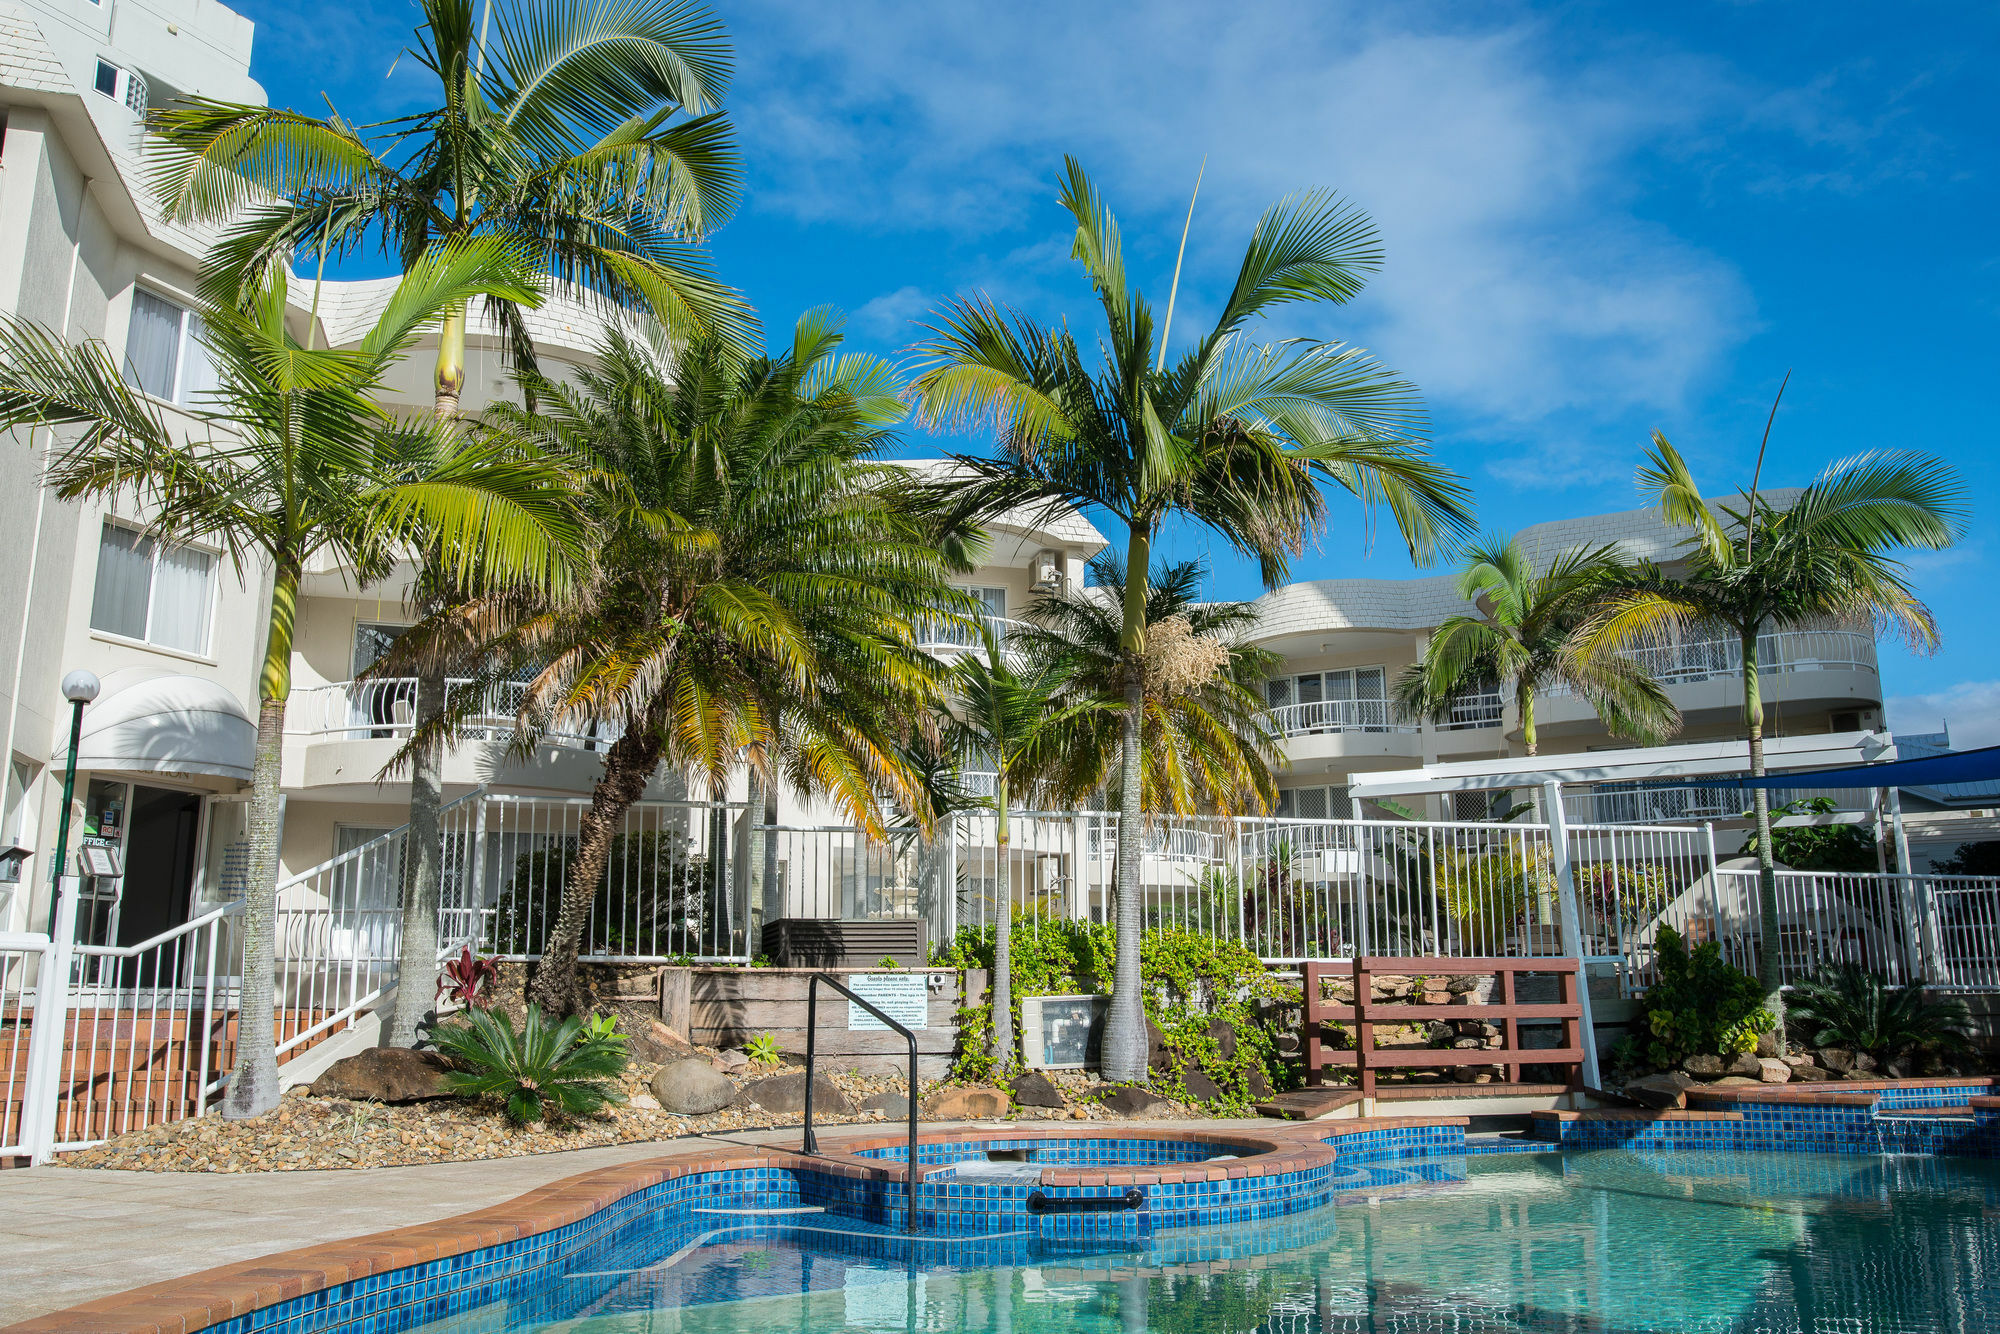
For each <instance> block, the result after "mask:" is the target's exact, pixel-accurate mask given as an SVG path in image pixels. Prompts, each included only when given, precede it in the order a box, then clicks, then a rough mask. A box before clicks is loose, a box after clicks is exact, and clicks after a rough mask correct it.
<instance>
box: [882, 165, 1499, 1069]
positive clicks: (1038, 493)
mask: <svg viewBox="0 0 2000 1334" xmlns="http://www.w3.org/2000/svg"><path fill="white" fill-rule="evenodd" d="M1061 201H1062V204H1063V207H1064V208H1066V209H1067V210H1068V211H1069V212H1070V214H1071V216H1073V217H1074V218H1075V220H1076V236H1075V240H1074V243H1073V245H1072V247H1071V252H1070V253H1071V255H1072V256H1073V257H1074V258H1075V259H1077V260H1078V261H1080V262H1081V263H1082V265H1083V267H1084V271H1085V272H1086V273H1087V274H1088V275H1089V277H1090V280H1091V283H1092V285H1093V286H1094V287H1095V289H1096V291H1097V296H1098V300H1099V303H1100V304H1101V305H1102V307H1103V311H1104V317H1105V330H1104V333H1103V335H1102V337H1101V340H1100V342H1101V353H1102V360H1101V364H1097V365H1096V366H1095V367H1094V368H1093V365H1092V364H1091V363H1089V362H1086V359H1085V353H1084V351H1083V349H1082V347H1081V346H1080V345H1079V344H1078V342H1077V340H1076V337H1075V335H1074V334H1073V333H1072V332H1071V331H1070V329H1069V327H1068V326H1067V325H1066V324H1065V325H1059V326H1055V327H1049V326H1044V325H1039V324H1036V323H1035V322H1033V321H1031V320H1030V319H1028V318H1027V317H1026V316H1023V315H1020V314H1017V313H1013V312H1009V311H1006V310H1003V309H1001V308H1000V307H998V306H996V305H994V304H993V303H992V302H990V301H988V300H986V299H984V298H973V299H968V300H962V301H958V302H955V303H952V304H951V305H949V306H948V307H947V308H946V309H945V310H944V311H943V312H941V313H940V314H939V315H938V316H937V322H936V323H935V325H934V326H933V327H932V329H931V332H930V336H929V337H928V338H927V339H926V340H924V342H923V344H922V346H921V351H922V352H923V354H924V355H925V356H926V358H927V362H928V364H927V366H926V368H925V369H924V371H923V373H922V374H921V375H920V377H919V378H918V380H917V381H916V385H915V390H916V403H917V407H918V410H919V412H920V414H921V415H922V417H923V419H924V420H925V421H926V422H928V423H929V424H931V425H933V426H938V427H944V428H950V429H957V428H967V427H972V426H982V425H990V426H991V427H992V428H993V429H994V430H995V432H996V434H997V437H998V439H997V446H998V447H997V450H996V452H995V454H994V455H993V456H992V457H973V456H961V457H959V459H958V462H959V464H960V465H961V467H962V468H963V469H964V470H965V473H966V480H964V481H963V482H962V484H959V485H957V486H956V487H955V494H950V495H948V496H946V497H943V499H945V500H946V502H947V503H948V505H949V507H950V510H951V511H952V512H954V513H956V514H960V515H965V516H975V517H990V516H993V515H997V514H1001V513H1005V512H1006V511H1008V510H1013V509H1020V508H1024V507H1025V508H1029V509H1031V510H1041V511H1046V512H1050V513H1053V512H1055V511H1057V510H1059V509H1062V508H1065V507H1071V506H1082V507H1086V508H1088V509H1090V510H1092V511H1094V512H1097V513H1100V514H1104V515H1108V516H1110V518H1112V519H1113V520H1115V521H1116V522H1117V523H1118V524H1120V525H1122V526H1123V528H1124V534H1123V536H1124V541H1125V564H1126V568H1127V569H1128V570H1131V571H1133V572H1134V574H1133V577H1132V578H1131V579H1130V580H1129V581H1128V582H1127V584H1126V588H1125V595H1124V606H1123V609H1122V610H1123V621H1122V626H1121V637H1120V653H1121V658H1122V660H1123V662H1124V669H1123V671H1122V678H1123V680H1122V685H1121V690H1122V693H1123V695H1124V701H1125V714H1126V717H1125V722H1124V729H1123V734H1122V736H1121V741H1120V744H1121V747H1122V752H1123V759H1122V762H1121V775H1120V782H1121V786H1120V789H1119V790H1120V793H1121V804H1120V819H1121V820H1122V821H1123V827H1124V828H1125V829H1126V830H1128V831H1129V830H1133V829H1136V828H1138V825H1139V820H1140V788H1141V784H1142V777H1141V772H1142V769H1143V767H1144V764H1143V759H1142V753H1141V744H1140V737H1141V733H1142V730H1143V726H1144V716H1145V696H1144V689H1143V684H1142V667H1141V663H1142V661H1143V657H1144V653H1145V647H1146V644H1145V640H1146V620H1145V606H1146V591H1147V581H1146V577H1145V575H1146V571H1147V570H1148V568H1149V566H1150V564H1151V561H1152V548H1153V542H1154V541H1155V539H1156V538H1157V537H1158V535H1159V533H1160V531H1161V527H1162V525H1163V524H1165V523H1166V522H1168V521H1169V520H1170V519H1176V518H1178V519H1181V520H1184V521H1189V522H1192V523H1195V524H1197V525H1201V526H1204V527H1207V528H1210V529H1212V530H1214V531H1215V532H1217V533H1218V534H1220V535H1221V536H1222V538H1223V539H1224V540H1225V541H1227V542H1228V543H1229V544H1230V545H1231V546H1232V547H1234V548H1235V549H1236V550H1238V551H1241V552H1243V553H1244V554H1246V555H1249V556H1251V557H1254V558H1255V559H1256V560H1257V562H1258V564H1259V566H1260V568H1261V571H1262V573H1263V576H1264V579H1265V581H1266V583H1267V584H1273V585H1275V584H1276V583H1277V582H1279V581H1280V580H1282V579H1283V578H1284V576H1285V573H1286V571H1287V570H1288V569H1289V568H1290V563H1291V559H1292V557H1293V556H1294V555H1296V554H1297V553H1298V552H1299V551H1300V550H1301V549H1302V547H1303V545H1304V543H1305V542H1306V540H1307V539H1308V538H1309V537H1310V536H1311V535H1312V534H1313V533H1314V532H1315V531H1316V530H1317V529H1318V528H1320V527H1321V526H1322V525H1323V523H1324V521H1325V517H1326V512H1327V502H1326V497H1325V495H1324V493H1323V492H1322V490H1321V486H1322V484H1324V483H1327V482H1331V483H1333V484H1334V485H1336V486H1340V487H1343V488H1345V489H1346V490H1348V491H1350V492H1352V493H1353V494H1354V495H1355V496H1357V497H1359V498H1360V499H1361V500H1362V501H1363V502H1364V503H1369V504H1373V503H1377V502H1379V503H1383V504H1386V505H1387V506H1388V507H1389V510H1390V512H1391V514H1392V515H1393V516H1394V517H1395V520H1396V523H1397V525H1398V526H1399V528H1400V529H1401V531H1402V533H1403V535H1404V537H1405V538H1406V539H1407V540H1408V542H1409V544H1410V548H1411V550H1412V552H1413V553H1414V554H1416V555H1418V556H1419V557H1426V558H1427V557H1428V556H1429V554H1430V553H1431V551H1432V550H1433V549H1434V548H1435V546H1436V545H1437V542H1438V540H1439V538H1440V537H1441V536H1444V535H1449V534H1453V533H1456V532H1457V531H1459V530H1460V528H1461V527H1462V526H1463V524H1464V523H1465V515H1466V508H1465V502H1466V496H1465V491H1464V488H1463V487H1462V485H1461V484H1460V483H1459V482H1458V481H1457V479H1456V478H1454V477H1453V476H1452V474H1451V473H1450V472H1449V471H1447V470H1446V469H1444V468H1443V467H1441V466H1440V465H1438V464H1437V463H1435V462H1434V461H1432V460H1431V458H1430V457H1429V456H1428V454H1427V453H1426V451H1425V449H1424V447H1423V445H1422V444H1421V442H1420V441H1419V440H1418V439H1417V438H1416V432H1417V431H1418V428H1419V425H1420V419H1421V407H1420V404H1419V402H1418V399H1417V395H1416V392H1415V390H1414V389H1412V388H1411V386H1410V385H1408V384H1407V383H1405V382H1404V381H1402V380H1400V379H1397V378H1396V377H1395V376H1393V375H1391V374H1389V373H1388V372H1386V371H1384V370H1383V369H1381V368H1380V367H1378V366H1377V365H1376V364H1375V363H1374V362H1373V361H1372V360H1371V359H1370V358H1369V357H1368V355H1367V353H1365V352H1364V351H1362V350H1361V349H1358V348H1353V347H1346V346H1343V345H1340V344H1334V343H1319V342H1311V341H1300V340H1290V341H1287V342H1284V343H1280V344H1276V345H1256V344H1251V343H1248V342H1247V341H1245V339H1244V337H1243V333H1244V329H1245V328H1246V326H1248V325H1249V323H1250V322H1251V321H1252V320H1253V319H1255V318H1256V317H1258V316H1259V315H1262V314H1264V313H1266V312H1268V311H1269V310H1271V309H1272V308H1273V307H1276V306H1278V305H1281V304H1283V303H1286V302H1293V301H1325V302H1335V303H1338V302H1345V301H1347V300H1350V299H1351V298H1352V297H1353V296H1354V295H1355V294H1356V293H1358V292H1359V291H1360V290H1361V287H1362V285H1363V283H1364V282H1365V281H1366V279H1367V277H1368V275H1369V274H1370V273H1371V272H1373V271H1374V270H1375V269H1376V268H1377V267H1379V265H1380V262H1381V251H1380V247H1379V245H1378V243H1377V240H1376V236H1375V230H1374V227H1373V226H1372V225H1371V224H1370V223H1369V222H1368V220H1367V218H1366V217H1365V216H1364V215H1363V214H1362V213H1361V212H1360V210H1358V209H1355V208H1353V207H1351V206H1349V205H1347V204H1344V203H1342V202H1341V201H1340V200H1338V199H1337V198H1335V197H1333V196H1331V195H1327V194H1319V193H1314V194H1306V195H1300V196H1296V197H1294V198H1291V199H1288V200H1285V201H1283V202H1281V203H1279V204H1278V205H1276V206H1275V207H1273V208H1272V209H1270V210H1269V211H1268V212H1267V213H1265V215H1264V216H1263V218H1262V219H1261V220H1260V221H1259V222H1258V224H1257V227H1256V229H1255V231H1254V232H1253V233H1252V235H1251V240H1250V246H1249V249H1248V250H1247V251H1246V253H1245V254H1244V257H1243V262H1242V265H1241V267H1240V269H1239V270H1238V273H1237V277H1236V283H1235V287H1234V289H1233V290H1232V291H1231V292H1230V294H1229V296H1228V297H1227V298H1226V299H1225V300H1224V302H1223V304H1222V308H1221V311H1220V313H1219V315H1218V316H1217V319H1216V321H1215V323H1214V325H1213V326H1211V327H1210V328H1209V329H1208V330H1207V331H1205V332H1204V333H1203V334H1202V335H1201V336H1200V337H1199V338H1198V339H1197V340H1195V343H1194V346H1193V347H1192V348H1190V349H1189V350H1188V351H1187V352H1186V353H1185V354H1184V355H1182V356H1181V357H1179V358H1177V359H1175V360H1174V361H1173V364H1172V365H1171V366H1170V365H1169V364H1168V342H1169V340H1168V333H1169V330H1168V329H1167V328H1164V327H1159V326H1156V324H1155V321H1154V315H1153V307H1152V306H1151V304H1150V303H1149V302H1147V301H1146V299H1145V298H1144V296H1142V295H1141V294H1140V293H1138V292H1137V291H1135V290H1134V289H1133V288H1132V286H1131V284H1130V282H1129V281H1128V279H1127V276H1126V271H1125V257H1124V249H1123V243H1122V241H1121V239H1120V235H1119V230H1118V224H1117V220H1116V219H1115V218H1114V217H1113V216H1112V215H1111V212H1110V210H1109V209H1108V208H1106V207H1105V205H1104V203H1103V201H1102V200H1101V199H1100V198H1099V196H1098V193H1097V189H1096V187H1095V186H1094V185H1093V184H1092V183H1091V181H1090V179H1089V177H1088V176H1087V175H1086V174H1085V172H1084V170H1083V167H1082V166H1081V165H1080V164H1078V163H1077V162H1075V161H1074V160H1070V161H1068V162H1067V163H1066V179H1065V182H1064V186H1063V190H1062V196H1061ZM1171 312H1172V303H1171V300H1170V302H1169V307H1168V313H1169V321H1168V323H1169V324H1170V323H1171ZM1138 850H1139V840H1138V839H1136V838H1124V839H1121V840H1120V841H1119V846H1118V869H1117V886H1118V890H1117V894H1118V926H1119V932H1118V963H1117V968H1116V970H1115V978H1114V985H1113V992H1112V1004H1111V1011H1110V1015H1109V1017H1108V1021H1107V1025H1106V1030H1105V1042H1104V1069H1105V1074H1106V1075H1107V1076H1108V1077H1110V1078H1113V1079H1121V1080H1143V1079H1144V1078H1145V1077H1146V1034H1145V1018H1144V1015H1143V1013H1142V1011H1141V1007H1140V996H1139V988H1140V978H1139V930H1140V915H1139V894H1138V873H1139V863H1138Z"/></svg>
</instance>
